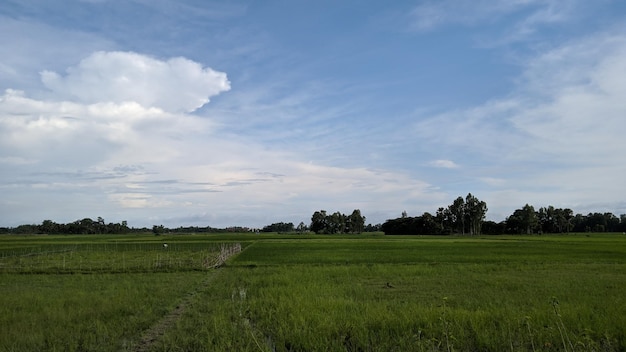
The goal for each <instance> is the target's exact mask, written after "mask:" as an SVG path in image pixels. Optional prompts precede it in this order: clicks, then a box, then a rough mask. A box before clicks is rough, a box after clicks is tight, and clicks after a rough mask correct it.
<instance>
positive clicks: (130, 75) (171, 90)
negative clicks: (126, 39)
mask: <svg viewBox="0 0 626 352" xmlns="http://www.w3.org/2000/svg"><path fill="white" fill-rule="evenodd" d="M41 79H42V81H43V83H44V84H45V85H46V87H48V88H49V89H50V90H52V92H53V93H54V96H55V97H57V98H62V99H67V100H71V101H75V102H80V103H86V104H94V103H98V102H111V103H117V104H122V103H127V102H135V103H138V104H140V105H142V106H144V107H157V108H160V109H163V110H165V111H169V112H191V111H194V110H196V109H198V108H199V107H201V106H202V105H204V104H206V103H208V102H209V98H210V97H212V96H214V95H217V94H219V93H221V92H224V91H228V90H229V89H230V82H229V81H228V79H227V77H226V74H225V73H222V72H217V71H214V70H213V69H211V68H203V67H202V66H201V65H200V64H198V63H197V62H193V61H191V60H188V59H185V58H181V57H179V58H173V59H169V60H167V61H161V60H158V59H155V58H151V57H148V56H145V55H141V54H137V53H132V52H102V51H101V52H95V53H93V54H91V55H90V56H89V57H87V58H85V59H83V60H82V61H81V62H80V63H79V64H78V65H77V66H75V67H71V68H69V69H68V70H67V72H66V74H65V75H64V76H61V75H59V74H58V73H56V72H51V71H43V72H42V73H41Z"/></svg>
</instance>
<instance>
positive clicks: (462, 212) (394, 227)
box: [381, 193, 487, 235]
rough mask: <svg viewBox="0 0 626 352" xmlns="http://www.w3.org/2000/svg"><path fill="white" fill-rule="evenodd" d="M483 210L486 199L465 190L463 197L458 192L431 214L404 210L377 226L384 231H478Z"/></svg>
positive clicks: (433, 233) (414, 233) (413, 233)
mask: <svg viewBox="0 0 626 352" xmlns="http://www.w3.org/2000/svg"><path fill="white" fill-rule="evenodd" d="M486 214H487V203H485V202H484V201H481V200H480V199H478V198H476V197H475V196H473V195H472V194H471V193H468V194H467V196H466V197H465V199H464V198H463V197H460V196H459V197H458V198H456V199H455V200H454V202H452V204H450V205H449V206H448V207H446V208H443V207H442V208H439V209H437V212H436V213H435V215H432V214H431V213H428V212H425V213H424V214H422V215H421V216H415V217H410V216H408V215H407V213H406V211H405V212H403V213H402V216H401V217H400V218H397V219H390V220H387V221H385V223H383V224H382V226H381V229H382V231H383V232H384V233H385V235H426V234H429V235H451V234H462V235H465V234H469V235H478V234H480V233H482V226H483V222H484V220H485V216H486Z"/></svg>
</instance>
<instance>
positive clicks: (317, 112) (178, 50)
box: [0, 0, 626, 227]
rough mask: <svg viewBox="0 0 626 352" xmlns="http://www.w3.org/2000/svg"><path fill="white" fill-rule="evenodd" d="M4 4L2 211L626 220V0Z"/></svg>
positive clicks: (212, 218) (9, 215)
mask: <svg viewBox="0 0 626 352" xmlns="http://www.w3.org/2000/svg"><path fill="white" fill-rule="evenodd" d="M62 4H63V5H62V6H61V5H60V3H59V2H54V1H43V0H41V1H30V0H19V1H18V0H15V1H14V0H5V1H3V2H1V3H0V44H1V45H0V192H1V193H2V197H1V198H0V225H2V226H15V225H19V224H23V223H40V222H41V221H43V220H45V219H51V220H54V221H57V222H70V221H74V220H77V219H82V218H84V217H91V218H95V217H98V216H101V217H103V218H104V219H105V221H107V222H109V221H113V222H119V221H122V220H127V221H128V222H129V225H131V226H151V225H153V224H164V225H166V226H179V225H199V226H207V225H209V226H215V227H224V226H231V225H242V226H251V227H259V226H264V225H267V224H270V223H273V222H279V221H286V222H293V223H295V224H298V223H299V222H300V221H304V222H305V223H308V222H309V221H310V217H311V215H312V214H313V212H314V211H316V210H320V209H325V210H327V211H329V212H334V211H341V212H343V213H350V212H351V211H352V210H353V209H357V208H358V209H360V210H361V212H362V213H363V215H365V216H366V217H367V222H368V223H380V222H384V221H385V220H386V219H389V218H395V217H398V216H399V215H400V214H401V212H402V211H404V210H406V211H407V212H408V213H409V214H410V215H421V214H422V213H423V212H425V211H428V212H431V213H434V212H435V211H436V210H437V208H439V207H445V206H447V205H449V204H451V203H452V201H453V200H454V199H455V198H456V197H458V196H465V195H466V194H467V193H470V192H471V193H472V194H474V195H475V196H477V197H478V198H479V199H481V200H484V201H486V202H487V205H488V207H489V211H488V213H487V218H488V219H490V220H495V221H501V220H504V219H505V218H506V217H507V216H508V215H510V214H511V213H512V212H513V211H514V210H515V209H517V208H521V207H522V206H523V205H524V204H526V203H529V204H532V205H534V206H535V207H536V208H539V207H541V206H547V205H554V206H556V207H568V208H571V209H573V210H574V212H576V213H587V212H595V211H600V212H607V211H610V212H613V213H614V214H616V215H619V214H623V213H626V198H625V197H626V182H625V181H624V175H625V174H626V153H625V152H626V138H624V131H625V128H626V99H624V97H625V96H626V25H625V23H626V3H625V2H623V1H618V0H614V1H611V0H600V1H584V0H558V1H557V0H508V1H505V0H502V1H495V0H494V1H487V0H479V1H476V0H474V1H470V0H439V1H434V0H433V1H420V0H416V1H394V2H382V1H319V0H318V1H304V0H302V1H300V0H294V1H272V0H268V1H216V2H210V1H191V0H188V1H183V0H179V1H174V0H152V1H147V0H134V1H133V0H127V1H122V0H83V1H79V0H68V1H64V2H63V3H62Z"/></svg>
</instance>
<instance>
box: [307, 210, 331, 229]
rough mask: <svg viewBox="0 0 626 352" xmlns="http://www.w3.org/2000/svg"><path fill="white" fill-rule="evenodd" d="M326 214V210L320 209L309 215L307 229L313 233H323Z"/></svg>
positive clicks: (325, 226)
mask: <svg viewBox="0 0 626 352" xmlns="http://www.w3.org/2000/svg"><path fill="white" fill-rule="evenodd" d="M327 217H328V216H327V215H326V210H320V211H316V212H315V213H313V216H311V226H309V229H311V231H313V232H315V233H324V232H325V231H326V228H327V223H328V221H327Z"/></svg>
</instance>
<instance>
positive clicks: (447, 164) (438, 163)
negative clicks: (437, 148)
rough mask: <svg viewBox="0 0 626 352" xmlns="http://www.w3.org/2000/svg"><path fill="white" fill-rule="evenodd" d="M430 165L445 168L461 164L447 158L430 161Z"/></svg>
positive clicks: (454, 167) (452, 167) (456, 166)
mask: <svg viewBox="0 0 626 352" xmlns="http://www.w3.org/2000/svg"><path fill="white" fill-rule="evenodd" d="M428 165H430V166H432V167H438V168H443V169H456V168H458V167H459V165H458V164H457V163H455V162H454V161H452V160H445V159H439V160H433V161H431V162H430V163H428Z"/></svg>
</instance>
